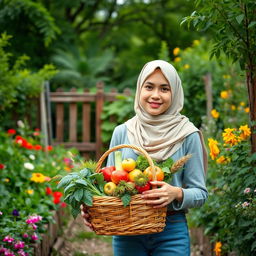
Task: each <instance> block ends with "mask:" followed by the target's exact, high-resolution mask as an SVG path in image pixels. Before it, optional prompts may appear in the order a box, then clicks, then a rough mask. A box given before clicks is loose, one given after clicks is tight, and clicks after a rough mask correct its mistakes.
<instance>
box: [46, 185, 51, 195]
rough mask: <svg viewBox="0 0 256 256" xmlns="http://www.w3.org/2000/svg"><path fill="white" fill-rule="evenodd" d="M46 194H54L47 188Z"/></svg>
mask: <svg viewBox="0 0 256 256" xmlns="http://www.w3.org/2000/svg"><path fill="white" fill-rule="evenodd" d="M45 192H46V194H47V195H51V194H52V190H51V188H50V187H46V189H45Z"/></svg>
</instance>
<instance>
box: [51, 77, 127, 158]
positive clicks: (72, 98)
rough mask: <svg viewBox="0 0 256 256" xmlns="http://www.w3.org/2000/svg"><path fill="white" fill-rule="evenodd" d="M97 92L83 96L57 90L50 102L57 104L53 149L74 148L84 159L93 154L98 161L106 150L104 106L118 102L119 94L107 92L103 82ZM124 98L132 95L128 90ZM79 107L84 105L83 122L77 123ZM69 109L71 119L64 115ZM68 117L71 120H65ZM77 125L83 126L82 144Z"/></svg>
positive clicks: (85, 93)
mask: <svg viewBox="0 0 256 256" xmlns="http://www.w3.org/2000/svg"><path fill="white" fill-rule="evenodd" d="M96 88H97V91H96V93H90V92H89V91H84V92H83V93H81V92H77V91H76V89H71V90H70V92H63V90H61V89H58V90H57V91H56V92H51V93H50V102H51V103H54V104H55V138H54V141H53V142H52V145H53V146H54V145H60V144H61V145H63V146H64V147H66V148H71V147H75V148H77V149H78V150H79V151H80V152H81V153H82V154H83V155H84V156H85V157H86V156H88V153H90V152H94V153H95V158H96V160H97V159H99V157H100V156H101V154H102V146H103V145H102V139H101V123H102V122H101V114H102V111H103V106H104V102H111V101H115V100H116V99H117V98H116V96H117V95H118V94H120V93H117V91H116V90H112V91H111V92H104V84H103V83H101V82H99V83H98V84H97V85H96ZM122 94H124V95H126V96H129V95H131V92H130V90H129V89H125V90H124V92H123V93H122ZM78 104H80V105H81V104H82V117H81V120H79V119H78V118H79V117H78V116H79V115H78V114H80V113H79V112H78ZM93 104H94V105H93ZM67 109H68V112H69V115H67V113H65V110H67ZM67 116H69V118H68V120H65V119H66V117H67ZM78 121H81V122H82V124H81V126H82V135H81V136H80V140H79V139H78V129H77V127H78ZM65 124H66V125H65ZM67 124H68V125H67ZM92 124H94V125H92ZM92 129H94V130H92ZM67 133H68V138H67V139H65V136H64V135H65V134H67ZM92 135H93V136H92Z"/></svg>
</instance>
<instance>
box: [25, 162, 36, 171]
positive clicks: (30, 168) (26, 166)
mask: <svg viewBox="0 0 256 256" xmlns="http://www.w3.org/2000/svg"><path fill="white" fill-rule="evenodd" d="M24 167H25V168H26V169H28V170H31V171H32V170H34V168H35V167H34V165H33V164H31V163H24Z"/></svg>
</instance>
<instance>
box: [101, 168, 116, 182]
mask: <svg viewBox="0 0 256 256" xmlns="http://www.w3.org/2000/svg"><path fill="white" fill-rule="evenodd" d="M115 169H116V168H115V166H108V167H104V168H102V169H101V170H100V171H101V172H102V174H103V176H104V180H105V181H111V174H112V172H113V171H114V170H115Z"/></svg>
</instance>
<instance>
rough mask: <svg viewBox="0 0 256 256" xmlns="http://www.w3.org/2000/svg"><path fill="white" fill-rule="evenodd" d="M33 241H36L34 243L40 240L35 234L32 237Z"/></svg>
mask: <svg viewBox="0 0 256 256" xmlns="http://www.w3.org/2000/svg"><path fill="white" fill-rule="evenodd" d="M31 239H32V240H34V241H36V240H38V236H37V234H36V233H33V235H32V236H31Z"/></svg>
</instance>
